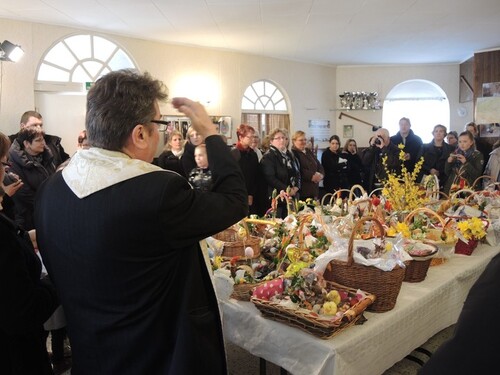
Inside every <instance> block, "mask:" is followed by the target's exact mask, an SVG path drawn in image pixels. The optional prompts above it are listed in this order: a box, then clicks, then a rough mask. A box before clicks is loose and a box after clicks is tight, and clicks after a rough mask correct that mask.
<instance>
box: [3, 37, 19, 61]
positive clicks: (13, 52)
mask: <svg viewBox="0 0 500 375" xmlns="http://www.w3.org/2000/svg"><path fill="white" fill-rule="evenodd" d="M23 55H24V51H23V50H22V48H21V47H20V46H18V45H16V44H12V43H11V42H9V41H8V40H4V41H3V43H2V44H0V61H12V62H18V61H19V60H20V59H21V57H23Z"/></svg>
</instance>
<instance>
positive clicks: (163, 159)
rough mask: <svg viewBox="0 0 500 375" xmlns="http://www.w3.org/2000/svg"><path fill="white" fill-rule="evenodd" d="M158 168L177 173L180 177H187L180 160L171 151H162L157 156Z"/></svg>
mask: <svg viewBox="0 0 500 375" xmlns="http://www.w3.org/2000/svg"><path fill="white" fill-rule="evenodd" d="M181 157H182V156H181ZM158 166H159V167H161V168H163V169H168V170H170V171H174V172H177V173H179V174H180V175H181V176H182V177H186V176H187V175H186V172H185V171H184V167H183V165H182V161H181V159H180V158H178V157H177V156H175V155H174V153H173V152H172V151H164V152H162V153H161V154H160V156H158Z"/></svg>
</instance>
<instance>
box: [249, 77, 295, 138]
mask: <svg viewBox="0 0 500 375" xmlns="http://www.w3.org/2000/svg"><path fill="white" fill-rule="evenodd" d="M241 110H242V114H241V121H242V122H243V123H244V124H248V125H251V126H253V127H254V128H255V129H256V130H257V131H258V133H259V134H260V135H261V136H263V135H266V134H268V133H269V132H270V131H271V130H272V129H275V128H282V129H287V130H290V117H289V115H288V106H287V101H286V98H285V95H284V94H283V93H282V92H281V90H280V89H279V88H278V87H277V86H276V85H275V84H274V83H272V82H270V81H267V80H261V81H257V82H254V83H252V84H251V85H250V86H248V87H247V89H246V90H245V92H244V94H243V98H242V100H241Z"/></svg>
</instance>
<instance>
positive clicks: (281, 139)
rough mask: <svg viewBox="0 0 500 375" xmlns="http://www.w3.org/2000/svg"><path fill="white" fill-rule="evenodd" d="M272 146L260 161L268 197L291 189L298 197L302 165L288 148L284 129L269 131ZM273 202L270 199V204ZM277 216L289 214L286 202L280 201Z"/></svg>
mask: <svg viewBox="0 0 500 375" xmlns="http://www.w3.org/2000/svg"><path fill="white" fill-rule="evenodd" d="M269 139H270V141H271V146H270V147H269V150H268V151H267V152H266V153H265V154H264V156H263V157H262V160H261V161H260V166H261V169H262V173H263V174H264V178H265V180H266V182H267V193H268V197H271V196H272V194H273V191H274V190H276V193H277V194H279V193H280V192H281V191H282V190H283V191H287V190H288V191H289V195H290V197H292V198H293V199H295V198H298V192H299V189H300V166H299V164H298V163H297V159H296V158H295V157H294V156H293V154H292V153H291V152H290V151H289V150H288V148H287V146H288V136H287V132H286V130H284V129H274V130H272V131H271V133H269ZM270 204H271V202H270V201H269V206H270ZM276 216H277V217H281V218H284V217H286V216H287V206H286V203H285V202H281V201H280V202H279V203H278V207H277V212H276Z"/></svg>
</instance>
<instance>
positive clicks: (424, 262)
mask: <svg viewBox="0 0 500 375" xmlns="http://www.w3.org/2000/svg"><path fill="white" fill-rule="evenodd" d="M424 243H425V244H427V245H430V246H432V247H433V248H434V250H433V252H432V253H431V254H429V255H426V256H416V255H411V254H410V255H411V257H412V258H413V259H412V260H411V261H409V262H408V263H407V266H406V272H405V278H404V279H403V281H406V282H408V283H419V282H421V281H423V280H424V279H425V277H426V276H427V271H428V270H429V267H430V265H431V262H432V259H433V257H434V255H435V254H436V253H437V252H438V249H437V246H436V245H434V244H431V243H428V242H425V241H424Z"/></svg>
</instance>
